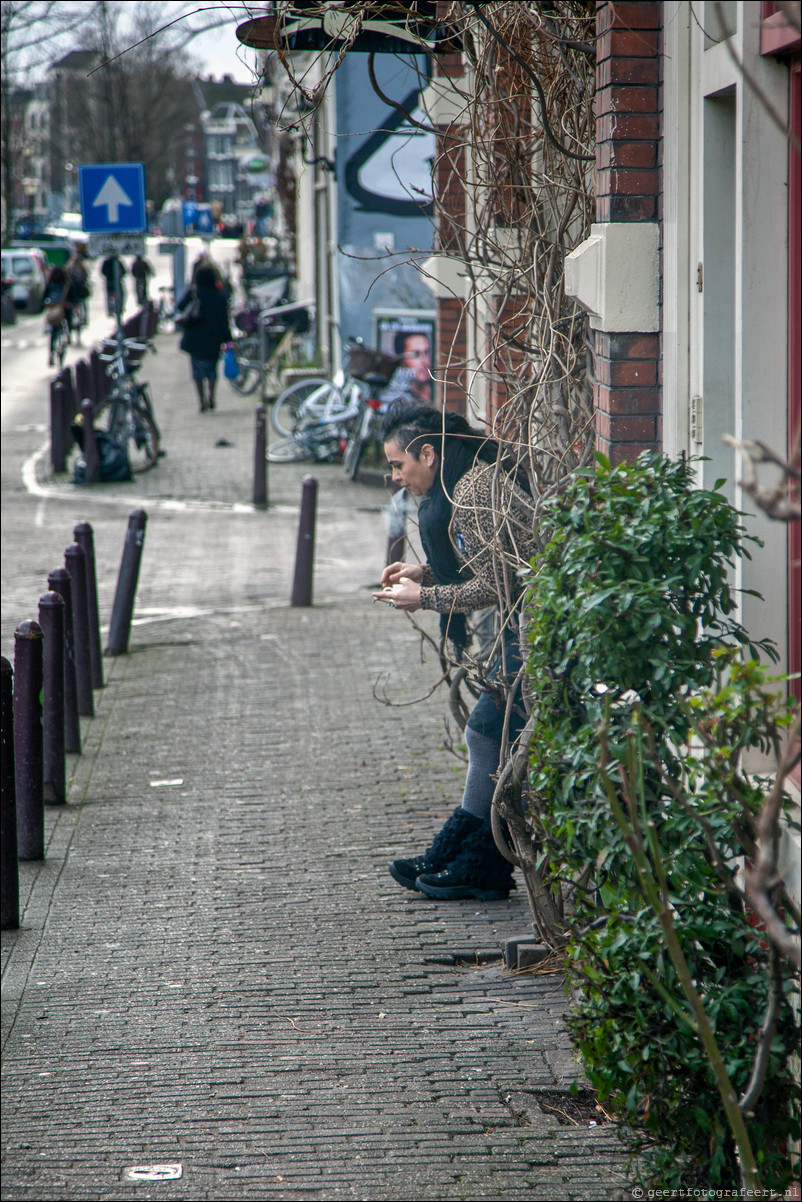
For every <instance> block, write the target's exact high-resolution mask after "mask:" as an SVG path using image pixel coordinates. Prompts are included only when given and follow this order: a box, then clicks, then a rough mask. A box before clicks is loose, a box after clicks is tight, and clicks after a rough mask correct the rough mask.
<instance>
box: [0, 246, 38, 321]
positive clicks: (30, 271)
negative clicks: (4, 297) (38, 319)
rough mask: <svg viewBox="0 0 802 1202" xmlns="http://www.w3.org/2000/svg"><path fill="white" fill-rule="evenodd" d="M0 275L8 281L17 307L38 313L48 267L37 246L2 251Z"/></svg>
mask: <svg viewBox="0 0 802 1202" xmlns="http://www.w3.org/2000/svg"><path fill="white" fill-rule="evenodd" d="M2 256H3V266H2V276H3V279H4V280H9V281H10V291H11V296H12V297H13V299H14V304H15V305H16V306H17V308H19V309H27V310H28V312H29V313H39V312H41V309H42V297H43V296H44V291H45V284H46V283H47V274H48V267H47V262H46V260H45V256H44V255H43V254H42V252H41V250H39V249H38V248H37V247H31V248H30V249H24V250H23V249H21V248H20V249H16V248H14V247H12V248H11V249H10V250H4V251H3V252H2Z"/></svg>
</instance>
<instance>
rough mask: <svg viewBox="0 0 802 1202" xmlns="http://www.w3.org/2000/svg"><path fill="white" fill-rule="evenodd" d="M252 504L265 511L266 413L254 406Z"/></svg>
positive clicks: (262, 406)
mask: <svg viewBox="0 0 802 1202" xmlns="http://www.w3.org/2000/svg"><path fill="white" fill-rule="evenodd" d="M253 504H254V508H255V509H267V413H266V410H265V407H264V405H257V406H256V436H255V438H254V443H253Z"/></svg>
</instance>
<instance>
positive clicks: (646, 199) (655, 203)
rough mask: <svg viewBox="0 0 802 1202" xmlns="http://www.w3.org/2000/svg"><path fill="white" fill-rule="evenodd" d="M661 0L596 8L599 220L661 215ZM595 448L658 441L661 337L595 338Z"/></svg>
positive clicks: (614, 453)
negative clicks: (658, 0)
mask: <svg viewBox="0 0 802 1202" xmlns="http://www.w3.org/2000/svg"><path fill="white" fill-rule="evenodd" d="M661 9H662V5H661V4H659V3H652V2H645V3H619V2H618V0H615V2H613V0H599V2H598V3H597V5H596V32H597V60H596V221H597V222H626V221H659V220H660V218H661V216H662V203H661V201H662V197H661V191H662V189H661V153H660V152H661V143H660V103H661V100H660V97H661V92H660V35H661ZM594 349H595V382H594V389H593V399H594V408H595V411H596V446H597V448H598V449H599V450H600V451H602V452H603V453H604V454H605V455H607V456H608V457H609V458H610V459H611V461H612V462H613V463H620V462H631V461H632V460H633V459H635V458H636V457H637V456H638V455H639V454H640V452H641V451H643V450H647V449H649V450H654V449H658V448H659V447H660V445H661V440H662V425H661V391H660V384H661V377H660V354H661V345H660V336H659V335H658V334H644V333H641V332H640V331H637V330H634V331H632V332H631V333H623V334H606V333H602V332H599V331H596V333H595V339H594Z"/></svg>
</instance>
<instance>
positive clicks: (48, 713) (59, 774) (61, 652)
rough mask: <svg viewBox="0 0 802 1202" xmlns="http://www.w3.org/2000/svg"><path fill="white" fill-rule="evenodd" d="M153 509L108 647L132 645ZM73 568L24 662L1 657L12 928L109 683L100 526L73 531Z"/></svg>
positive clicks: (22, 634) (132, 537) (5, 876)
mask: <svg viewBox="0 0 802 1202" xmlns="http://www.w3.org/2000/svg"><path fill="white" fill-rule="evenodd" d="M146 522H147V514H146V513H145V511H144V510H142V509H135V510H134V511H133V512H132V513H131V514H130V516H129V519H128V529H127V531H126V537H125V544H124V547H123V554H122V559H121V562H120V570H119V575H118V577H117V588H116V591H115V596H114V604H113V607H112V616H111V622H110V625H109V639H108V643H107V646H106V651H105V654H106V655H110V656H115V655H123V654H125V652H127V650H128V641H129V638H130V630H131V619H132V616H133V610H134V597H135V595H136V586H137V581H138V578H139V564H140V561H141V556H142V547H143V544H144V536H145V524H146ZM73 536H74V538H75V542H73V543H71V544H70V546H68V547H67V549H66V550H65V552H64V567H59V568H55V569H54V570H53V571H52V572H50V574H49V575H48V577H47V586H48V587H47V592H45V593H43V594H42V596H41V597H40V598H39V611H38V621H37V620H34V619H27V620H26V621H24V622H21V623H20V625H19V626H18V627H17V629H16V630H15V632H14V668H13V670H12V667H11V664H10V663H9V661H8V660H7V659H6V658H5V656H2V657H0V677H2V730H1V731H0V744H1V745H2V774H1V776H2V781H1V783H2V797H1V798H0V827H2V830H0V842H1V843H2V853H1V854H2V865H1V867H2V887H1V889H0V893H1V894H2V905H1V906H0V908H1V909H2V916H1V917H2V929H3V930H8V929H15V928H17V927H18V926H19V869H18V861H19V860H42V859H44V854H45V849H44V841H45V811H44V807H45V805H63V804H64V803H65V802H66V800H67V787H66V779H67V773H66V758H65V757H66V754H67V753H68V752H69V753H75V754H80V753H81V724H80V718H81V716H86V717H92V716H94V712H95V708H94V690H95V689H100V688H103V685H104V680H103V653H102V651H101V640H100V620H99V611H98V593H97V571H96V565H95V550H94V532H93V530H92V527H91V526H90V525H89V523H88V522H79V523H78V525H77V526H76V527H75V529H74V531H73Z"/></svg>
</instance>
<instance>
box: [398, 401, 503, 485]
mask: <svg viewBox="0 0 802 1202" xmlns="http://www.w3.org/2000/svg"><path fill="white" fill-rule="evenodd" d="M382 442H394V443H396V444H397V445H398V446H399V447H400V448H401V449H402V450H404V451H409V453H410V455H412V456H413V458H415V459H419V458H420V453H421V448H422V447H423V446H424V445H425V444H426V443H428V444H430V445H431V446H433V447H434V449H435V451H437V453H438V454H439V456H440V462H441V464H442V468H441V471H442V479H443V487H444V488H445V490H446V492H447V493H448V494H449V495H451V492H452V490H453V487H454V485H455V484H456V482H457V480H459V479H460V477H461V476H464V475H465V473H466V472H467V471H469V470H470V468H471V467H473V465H474V463H475V462H476V460H477V459H480V460H482V461H483V462H484V463H495V462H496V460H497V458H498V453H499V446H498V443H497V442H496V441H495V439H493V438H488V437H487V436H486V435H485V434H483V433H482V431H481V430H476V429H474V427H473V426H471V425H470V423H469V422H468V421H467V420H466V419H465V418H464V417H463V416H462V414H460V413H452V412H450V411H449V410H446V411H445V412H441V411H440V410H439V409H435V408H434V407H433V406H432V405H420V404H416V403H415V402H410V401H394V402H393V403H392V404H391V405H390V406H389V408H388V409H387V412H386V413H385V415H384V421H383V422H382Z"/></svg>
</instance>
